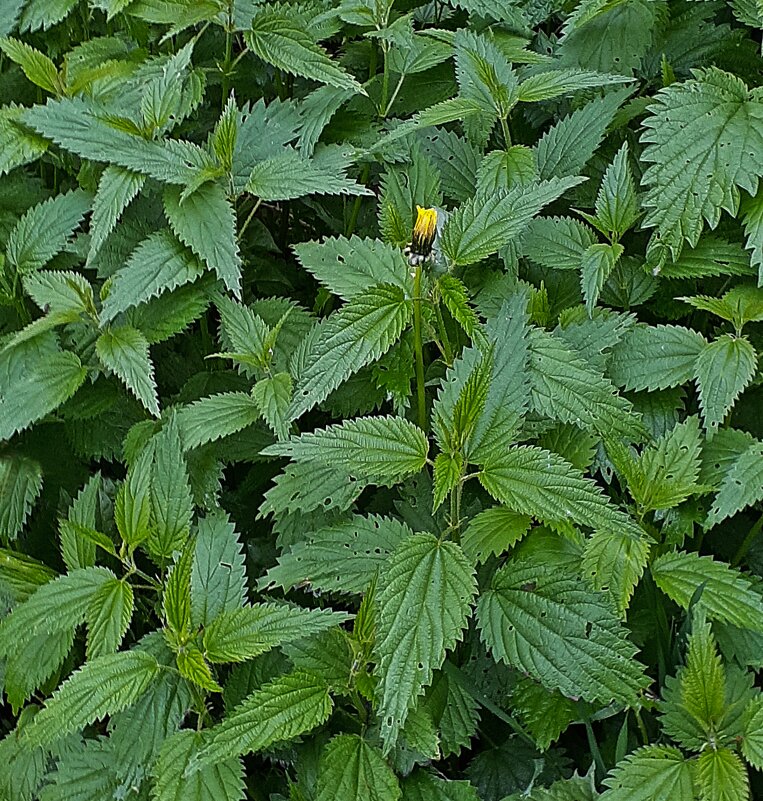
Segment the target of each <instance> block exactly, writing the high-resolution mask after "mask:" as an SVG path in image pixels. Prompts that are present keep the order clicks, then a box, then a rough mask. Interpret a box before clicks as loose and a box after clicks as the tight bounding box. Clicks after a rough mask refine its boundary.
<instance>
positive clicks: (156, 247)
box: [101, 228, 206, 322]
mask: <svg viewBox="0 0 763 801" xmlns="http://www.w3.org/2000/svg"><path fill="white" fill-rule="evenodd" d="M205 269H206V267H205V265H204V263H203V262H202V261H201V260H200V259H199V258H198V257H197V256H196V255H195V254H194V253H193V252H192V251H191V250H190V248H187V247H185V246H184V245H183V244H182V243H181V242H179V241H178V239H177V238H176V237H175V236H174V235H173V234H172V232H171V231H170V230H169V229H168V228H163V229H161V230H160V231H157V232H156V233H154V234H151V236H150V237H148V238H147V239H144V240H143V242H141V243H140V244H139V245H138V247H137V248H135V250H134V251H133V252H132V253H131V254H130V257H129V258H128V259H127V262H126V264H125V266H124V267H122V268H120V269H119V270H117V271H116V273H114V275H113V276H112V278H111V282H110V283H109V288H108V294H107V295H106V297H105V298H104V300H103V305H102V308H101V320H102V321H103V322H110V321H111V320H113V319H114V318H115V317H116V316H117V314H119V313H120V312H123V311H126V310H127V309H129V308H130V307H131V306H138V305H140V304H141V303H146V302H147V301H149V300H151V299H152V298H155V297H158V296H159V295H161V294H162V293H163V292H170V291H171V290H173V289H176V288H177V287H179V286H183V285H184V284H189V283H192V282H193V281H195V280H196V279H197V278H199V277H200V276H201V275H202V273H203V272H204V270H205Z"/></svg>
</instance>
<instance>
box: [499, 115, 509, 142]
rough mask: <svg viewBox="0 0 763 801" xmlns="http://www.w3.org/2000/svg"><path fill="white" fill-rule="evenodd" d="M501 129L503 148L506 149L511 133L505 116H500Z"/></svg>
mask: <svg viewBox="0 0 763 801" xmlns="http://www.w3.org/2000/svg"><path fill="white" fill-rule="evenodd" d="M501 130H502V131H503V140H504V143H505V148H506V150H508V149H509V148H510V147H511V133H510V132H509V121H508V120H507V119H506V117H501Z"/></svg>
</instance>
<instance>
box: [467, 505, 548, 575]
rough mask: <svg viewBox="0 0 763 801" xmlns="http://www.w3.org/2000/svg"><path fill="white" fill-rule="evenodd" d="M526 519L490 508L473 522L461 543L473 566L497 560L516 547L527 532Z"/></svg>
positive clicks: (527, 520)
mask: <svg viewBox="0 0 763 801" xmlns="http://www.w3.org/2000/svg"><path fill="white" fill-rule="evenodd" d="M531 522H532V521H531V519H530V517H529V516H528V515H523V514H519V513H517V512H513V511H512V510H511V509H507V508H506V507H505V506H491V507H490V508H489V509H485V510H484V511H482V512H480V513H479V514H478V515H477V516H476V517H474V518H472V520H471V521H470V523H469V525H468V527H467V529H466V531H465V532H464V535H463V537H462V540H461V544H462V546H463V549H464V553H465V554H466V555H467V556H468V557H469V558H470V559H472V560H474V561H475V562H485V561H487V559H488V557H489V556H491V554H492V555H494V556H500V555H501V554H502V553H504V551H507V550H508V549H509V548H511V547H513V546H514V545H516V543H517V542H519V540H521V539H522V537H524V536H525V534H527V532H528V531H529V530H530V524H531Z"/></svg>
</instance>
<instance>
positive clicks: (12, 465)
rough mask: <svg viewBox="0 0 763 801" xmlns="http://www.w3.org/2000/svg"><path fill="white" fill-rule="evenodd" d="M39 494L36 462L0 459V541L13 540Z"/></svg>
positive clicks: (39, 468)
mask: <svg viewBox="0 0 763 801" xmlns="http://www.w3.org/2000/svg"><path fill="white" fill-rule="evenodd" d="M41 490H42V468H41V466H40V464H39V462H36V461H34V460H33V459H28V458H25V457H23V456H14V455H8V456H3V457H2V458H0V540H3V541H8V540H15V539H16V537H17V536H18V535H19V533H20V532H21V529H22V528H23V526H24V522H25V521H26V519H27V517H28V516H29V513H30V512H31V511H32V504H33V503H34V502H35V501H36V500H37V497H38V495H39V494H40V491H41Z"/></svg>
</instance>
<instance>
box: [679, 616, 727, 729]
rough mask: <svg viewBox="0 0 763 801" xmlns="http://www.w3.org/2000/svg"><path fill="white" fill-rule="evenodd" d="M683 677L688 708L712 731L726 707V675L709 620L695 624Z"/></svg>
mask: <svg viewBox="0 0 763 801" xmlns="http://www.w3.org/2000/svg"><path fill="white" fill-rule="evenodd" d="M679 681H680V683H681V701H682V703H683V706H684V707H685V709H686V711H687V712H688V713H689V714H690V715H693V716H694V717H695V718H696V719H697V720H698V721H699V722H700V723H701V724H702V725H703V727H704V729H705V731H706V733H707V734H708V735H712V732H713V731H715V730H716V728H717V727H718V725H719V724H720V723H721V719H722V717H723V715H724V713H725V711H726V675H725V672H724V670H723V665H722V664H721V658H720V656H718V650H717V647H716V644H715V640H714V639H713V635H712V632H711V630H710V624H709V623H705V622H704V621H701V622H700V623H699V625H696V624H695V625H694V628H693V631H692V633H691V636H690V637H689V649H688V653H687V657H686V666H685V667H684V668H683V669H682V670H681V671H680V673H679Z"/></svg>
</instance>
